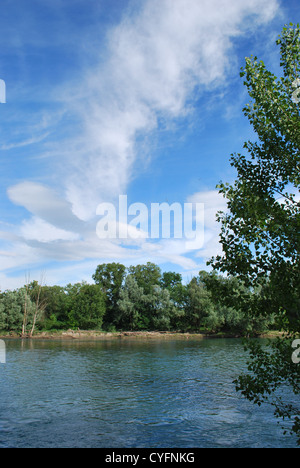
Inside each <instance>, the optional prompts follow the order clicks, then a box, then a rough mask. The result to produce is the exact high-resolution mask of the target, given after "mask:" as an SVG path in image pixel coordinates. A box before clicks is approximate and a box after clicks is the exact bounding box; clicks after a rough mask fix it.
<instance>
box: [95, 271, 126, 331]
mask: <svg viewBox="0 0 300 468" xmlns="http://www.w3.org/2000/svg"><path fill="white" fill-rule="evenodd" d="M125 272H126V268H125V266H124V265H122V264H121V263H107V264H103V265H98V267H97V269H96V272H95V274H94V275H93V280H94V281H95V283H96V284H97V285H99V286H100V287H101V290H102V292H103V293H104V294H105V297H106V317H105V321H106V322H107V324H113V325H118V324H119V320H120V311H119V307H118V302H119V299H120V292H121V288H122V285H123V283H124V279H125Z"/></svg>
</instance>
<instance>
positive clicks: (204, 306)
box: [186, 277, 214, 330]
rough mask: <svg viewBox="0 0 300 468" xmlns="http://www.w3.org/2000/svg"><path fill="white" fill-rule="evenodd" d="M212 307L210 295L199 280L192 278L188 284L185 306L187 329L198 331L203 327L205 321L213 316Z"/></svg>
mask: <svg viewBox="0 0 300 468" xmlns="http://www.w3.org/2000/svg"><path fill="white" fill-rule="evenodd" d="M213 312H214V305H213V302H212V299H211V294H210V292H209V291H207V289H206V287H205V285H204V284H203V282H202V281H201V280H200V278H199V277H198V278H193V279H192V280H191V282H190V283H189V284H188V301H187V306H186V321H187V327H188V328H190V329H192V330H199V329H200V328H201V327H202V326H205V324H206V319H207V318H208V317H209V316H210V315H211V314H213Z"/></svg>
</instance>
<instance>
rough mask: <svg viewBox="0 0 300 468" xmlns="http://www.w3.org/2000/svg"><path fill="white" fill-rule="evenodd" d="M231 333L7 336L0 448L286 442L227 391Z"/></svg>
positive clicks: (261, 411) (291, 443)
mask: <svg viewBox="0 0 300 468" xmlns="http://www.w3.org/2000/svg"><path fill="white" fill-rule="evenodd" d="M245 363H246V355H245V352H244V350H243V345H242V342H241V341H240V340H238V339H211V340H196V339H192V340H182V339H181V340H178V339H172V340H162V339H160V340H159V339H158V340H156V339H151V340H145V339H144V340H142V339H126V338H125V339H111V340H106V341H85V342H84V341H82V342H81V341H77V340H73V341H59V340H57V341H39V340H34V341H27V340H26V341H21V340H7V341H6V364H0V448H9V447H15V448H21V447H27V448H48V447H50V448H51V447H58V448H62V447H65V448H73V447H78V448H81V447H83V448H89V447H93V448H100V447H105V448H130V447H131V448H132V447H135V448H143V447H146V448H156V447H157V448H218V447H220V448H227V447H228V448H243V447H252V448H260V447H265V448H268V447H270V448H271V447H286V448H287V447H295V446H296V441H295V438H293V437H291V436H284V435H283V431H282V430H281V428H280V426H279V425H278V424H277V421H276V419H275V418H274V416H273V410H272V408H271V407H269V406H266V405H265V406H262V407H260V408H259V407H257V406H255V405H253V404H252V403H250V402H248V401H247V400H245V399H244V398H242V397H241V396H240V395H238V394H237V393H236V392H235V387H234V385H233V383H232V381H233V380H234V378H236V377H237V375H239V373H240V372H241V371H242V370H243V369H245Z"/></svg>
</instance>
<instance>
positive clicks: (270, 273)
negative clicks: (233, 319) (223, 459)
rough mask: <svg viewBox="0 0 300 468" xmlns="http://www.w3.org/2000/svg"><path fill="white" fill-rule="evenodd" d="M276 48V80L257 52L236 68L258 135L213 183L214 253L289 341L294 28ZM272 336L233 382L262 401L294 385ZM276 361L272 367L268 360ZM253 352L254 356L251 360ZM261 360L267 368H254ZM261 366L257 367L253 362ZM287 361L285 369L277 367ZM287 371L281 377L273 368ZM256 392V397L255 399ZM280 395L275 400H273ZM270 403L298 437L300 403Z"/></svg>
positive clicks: (294, 295)
mask: <svg viewBox="0 0 300 468" xmlns="http://www.w3.org/2000/svg"><path fill="white" fill-rule="evenodd" d="M277 44H278V45H279V46H280V52H281V62H280V66H281V67H282V76H281V77H280V78H277V77H276V76H275V75H274V74H273V73H272V72H270V71H269V70H267V68H266V66H265V64H264V63H263V62H262V61H258V59H257V57H251V58H247V59H246V66H245V68H244V69H243V70H242V72H241V77H243V78H244V84H245V86H246V87H247V90H248V93H249V95H250V97H251V102H250V103H249V104H248V105H247V106H246V107H245V109H244V113H245V115H246V116H247V117H248V119H249V120H250V123H251V124H252V126H253V128H254V130H255V132H256V134H257V137H258V140H257V141H256V142H250V141H248V142H246V143H245V144H244V149H245V150H247V155H246V156H244V155H241V154H234V155H232V158H231V165H232V166H233V167H234V168H235V169H236V171H237V178H236V181H235V183H234V184H233V185H230V184H223V183H221V184H220V185H219V188H220V192H221V193H222V194H223V195H224V196H225V197H226V198H227V200H228V213H227V214H224V213H220V214H219V221H220V222H221V243H222V246H223V255H222V256H218V257H217V258H215V259H212V261H211V263H212V264H213V266H214V267H215V268H216V269H217V270H220V271H222V272H225V271H226V272H229V273H230V274H231V275H235V276H238V277H239V278H240V279H242V280H243V281H244V283H245V284H246V285H250V286H252V287H253V286H254V287H258V286H261V287H263V291H264V294H263V295H262V298H261V299H262V300H261V302H260V304H259V303H256V304H255V310H253V311H252V312H253V313H254V312H255V313H257V312H258V311H259V305H260V308H261V310H260V312H261V311H265V312H267V313H271V312H275V313H276V314H278V315H280V316H281V318H282V320H281V325H282V327H283V328H284V329H285V330H286V331H287V332H288V333H289V334H290V338H291V340H292V339H293V338H295V335H296V334H297V333H298V334H299V331H300V234H299V233H300V197H299V194H300V154H299V150H300V118H299V102H300V99H299V95H300V92H299V88H300V28H299V24H298V25H296V26H295V25H292V24H291V25H290V26H289V27H285V28H284V29H283V32H282V34H281V36H280V37H279V39H278V41H277ZM282 343H283V342H282V341H278V342H273V345H272V348H273V353H271V354H270V353H269V352H266V353H264V352H263V351H262V350H260V351H259V352H258V349H257V348H256V349H255V352H252V360H251V362H250V364H249V369H250V370H251V371H252V373H254V374H252V377H251V376H247V377H244V378H243V379H241V380H240V381H239V384H238V388H239V390H241V391H242V392H243V393H244V395H245V396H247V397H249V398H250V399H252V400H254V401H257V402H261V399H260V397H262V395H263V396H264V397H266V399H268V400H270V399H271V398H272V397H274V391H275V390H277V389H278V388H279V387H280V386H281V385H282V384H283V382H289V383H291V381H293V385H292V386H291V387H292V390H293V391H294V393H295V394H297V393H299V391H300V378H299V377H300V366H296V365H294V366H293V365H291V355H292V351H293V350H292V348H291V341H285V342H284V343H285V344H286V346H287V347H288V348H289V349H290V353H287V352H286V346H285V347H283V345H282ZM278 355H279V356H281V361H280V362H281V365H280V366H279V368H280V369H279V368H278V366H277V365H273V366H271V365H270V360H271V362H273V364H275V360H276V362H277V363H278V362H279V361H278ZM255 356H257V361H255V359H256V358H255ZM263 362H264V365H265V369H268V372H259V369H260V368H261V367H260V366H261V365H262V363H263ZM257 363H258V364H259V365H256V364H257ZM284 363H285V372H283V366H284ZM279 370H280V373H281V375H282V374H285V377H287V376H288V375H290V377H292V379H291V378H289V379H287V378H285V379H281V378H279V375H278V372H279ZM254 394H255V395H256V397H255V398H254ZM277 401H279V400H277ZM273 404H274V405H275V408H276V409H275V413H276V415H280V416H287V415H288V416H289V417H291V418H292V419H293V421H294V426H293V427H294V432H296V433H297V435H298V437H299V441H300V419H299V417H300V408H299V406H297V405H296V406H295V405H291V406H289V404H288V403H286V404H284V403H283V402H281V404H280V405H276V401H275V399H274V398H273Z"/></svg>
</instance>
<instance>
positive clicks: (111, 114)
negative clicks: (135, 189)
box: [63, 0, 278, 219]
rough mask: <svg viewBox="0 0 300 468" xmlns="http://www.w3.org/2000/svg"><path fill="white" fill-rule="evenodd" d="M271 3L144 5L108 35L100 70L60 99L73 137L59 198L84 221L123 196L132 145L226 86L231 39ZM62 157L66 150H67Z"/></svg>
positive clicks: (235, 0) (164, 1) (158, 0)
mask: <svg viewBox="0 0 300 468" xmlns="http://www.w3.org/2000/svg"><path fill="white" fill-rule="evenodd" d="M277 7H278V3H277V1H276V0H268V1H261V0H246V1H243V2H241V1H240V0H232V1H231V2H227V1H223V0H209V1H206V0H201V1H199V0H172V1H171V0H151V1H150V0H148V1H145V2H142V4H141V6H139V7H138V8H137V10H136V11H135V12H134V13H133V14H132V15H131V16H128V15H127V16H125V17H124V18H123V20H122V21H121V23H120V24H119V25H118V26H116V27H115V28H113V29H112V30H111V31H110V32H109V34H108V36H107V52H106V56H105V57H104V59H103V58H102V61H101V63H99V65H98V66H95V67H94V68H93V69H92V70H90V71H89V72H88V73H86V75H85V76H84V77H83V79H82V81H81V82H80V86H79V87H75V89H72V90H71V91H70V92H69V93H67V95H68V96H69V97H68V98H66V92H65V90H64V92H63V95H64V105H65V106H67V107H69V109H70V111H71V113H74V115H76V116H77V117H76V118H77V119H78V120H79V127H80V128H81V132H80V136H79V138H78V139H75V140H73V141H72V142H71V144H70V142H67V143H66V145H68V147H69V148H70V151H69V155H68V158H67V160H68V167H69V175H68V177H67V181H66V192H67V197H68V200H69V201H70V203H71V204H72V206H73V210H74V213H76V215H77V216H79V217H80V218H81V219H90V218H91V217H92V216H93V215H94V214H95V209H96V206H97V205H98V203H100V202H101V201H110V200H111V199H113V198H115V197H118V196H119V194H122V193H126V189H127V187H128V184H129V183H130V182H131V180H132V177H133V175H134V169H135V167H136V164H137V163H138V162H139V161H140V160H141V159H142V158H143V151H142V146H141V145H139V142H140V141H142V140H143V137H145V136H148V135H149V134H151V133H152V132H154V131H156V130H157V129H158V128H159V121H160V120H161V119H163V120H165V121H172V120H174V119H178V118H183V117H185V116H186V115H187V114H188V113H189V111H190V110H191V100H192V98H193V93H195V92H197V93H198V94H199V93H201V92H203V91H204V90H208V89H210V90H211V89H213V88H215V87H217V86H220V85H221V84H223V85H224V83H225V81H226V76H227V71H228V69H229V68H230V64H231V52H232V39H233V38H234V37H237V36H239V35H242V34H245V33H247V32H249V30H251V29H255V27H257V26H258V25H260V24H262V23H264V22H268V21H270V20H271V19H272V18H273V16H274V14H275V13H276V11H277ZM66 154H68V151H66Z"/></svg>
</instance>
